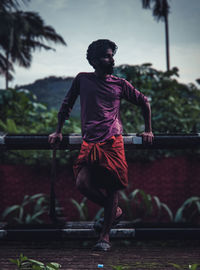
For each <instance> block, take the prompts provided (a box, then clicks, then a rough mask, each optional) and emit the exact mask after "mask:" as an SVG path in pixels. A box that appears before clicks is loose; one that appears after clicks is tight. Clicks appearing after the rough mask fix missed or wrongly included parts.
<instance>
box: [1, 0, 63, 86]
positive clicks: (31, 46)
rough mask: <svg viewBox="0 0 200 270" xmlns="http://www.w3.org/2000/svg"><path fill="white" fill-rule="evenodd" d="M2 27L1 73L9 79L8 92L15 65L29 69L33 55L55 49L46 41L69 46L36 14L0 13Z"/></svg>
mask: <svg viewBox="0 0 200 270" xmlns="http://www.w3.org/2000/svg"><path fill="white" fill-rule="evenodd" d="M3 1H4V0H3ZM9 1H11V2H17V1H14V0H9ZM0 25H1V26H2V27H1V29H0V51H1V53H0V73H1V74H2V75H4V76H5V78H6V89H7V88H8V81H9V79H10V78H11V73H10V71H11V70H12V68H13V66H12V63H14V64H15V63H17V64H18V65H20V66H22V67H25V68H28V67H30V65H31V61H32V53H33V52H34V51H35V50H36V49H37V48H39V49H41V48H44V49H46V50H54V49H53V48H52V47H51V46H49V45H47V44H45V43H44V41H48V42H53V43H61V44H63V45H66V43H65V41H64V39H63V38H62V37H61V36H60V35H59V34H57V33H56V31H55V30H54V29H53V28H52V27H51V26H48V25H45V23H44V21H43V20H42V18H41V17H40V16H39V14H37V13H34V12H23V11H18V10H17V11H14V12H8V10H6V12H3V11H2V12H1V11H0Z"/></svg>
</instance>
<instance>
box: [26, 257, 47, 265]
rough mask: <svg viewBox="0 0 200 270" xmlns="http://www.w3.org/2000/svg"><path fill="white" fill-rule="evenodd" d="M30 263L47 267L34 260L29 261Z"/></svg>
mask: <svg viewBox="0 0 200 270" xmlns="http://www.w3.org/2000/svg"><path fill="white" fill-rule="evenodd" d="M28 261H29V262H31V263H34V264H37V265H39V266H43V267H44V266H45V265H44V263H42V262H40V261H36V260H33V259H28Z"/></svg>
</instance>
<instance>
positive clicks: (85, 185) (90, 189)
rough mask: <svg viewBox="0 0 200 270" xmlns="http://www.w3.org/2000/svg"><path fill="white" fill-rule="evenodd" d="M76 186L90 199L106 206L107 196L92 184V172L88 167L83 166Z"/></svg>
mask: <svg viewBox="0 0 200 270" xmlns="http://www.w3.org/2000/svg"><path fill="white" fill-rule="evenodd" d="M76 186H77V188H78V190H79V191H80V193H81V194H83V195H84V196H86V197H87V198H88V199H89V200H90V201H92V202H94V203H96V204H98V205H100V206H102V207H105V205H106V200H107V197H106V196H105V195H104V194H103V193H102V192H101V191H100V190H99V189H97V188H95V187H94V186H93V185H91V172H90V171H89V169H88V168H87V167H83V168H82V169H81V170H80V172H79V174H78V176H77V179H76Z"/></svg>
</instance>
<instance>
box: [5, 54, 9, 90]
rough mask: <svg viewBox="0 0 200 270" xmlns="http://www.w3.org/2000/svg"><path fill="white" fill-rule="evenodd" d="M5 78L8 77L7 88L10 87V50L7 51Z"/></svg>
mask: <svg viewBox="0 0 200 270" xmlns="http://www.w3.org/2000/svg"><path fill="white" fill-rule="evenodd" d="M5 79H6V89H8V81H9V51H8V50H7V52H6V74H5Z"/></svg>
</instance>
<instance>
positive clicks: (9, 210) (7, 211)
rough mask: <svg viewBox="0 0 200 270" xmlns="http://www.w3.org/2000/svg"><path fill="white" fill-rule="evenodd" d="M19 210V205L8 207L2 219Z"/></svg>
mask: <svg viewBox="0 0 200 270" xmlns="http://www.w3.org/2000/svg"><path fill="white" fill-rule="evenodd" d="M19 208H20V206H19V205H13V206H10V207H7V208H6V210H5V211H4V212H3V214H2V219H5V217H6V216H8V215H9V214H10V213H12V212H15V211H16V210H18V209H19Z"/></svg>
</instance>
